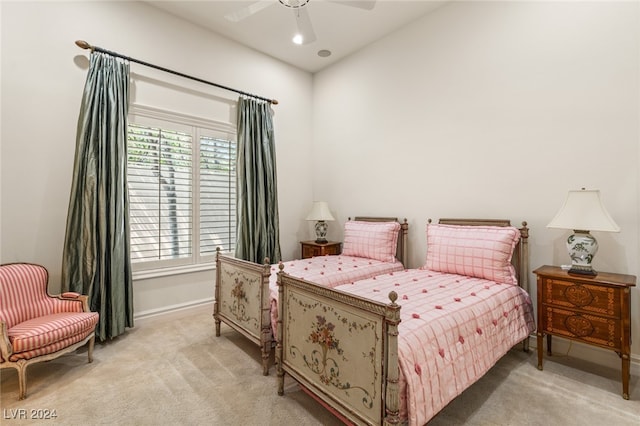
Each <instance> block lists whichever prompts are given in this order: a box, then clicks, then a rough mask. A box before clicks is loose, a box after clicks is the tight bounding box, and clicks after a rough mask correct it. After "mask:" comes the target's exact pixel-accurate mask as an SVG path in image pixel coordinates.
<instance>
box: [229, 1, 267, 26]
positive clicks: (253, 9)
mask: <svg viewBox="0 0 640 426" xmlns="http://www.w3.org/2000/svg"><path fill="white" fill-rule="evenodd" d="M274 3H275V0H260V1H257V2H255V3H251V4H250V5H249V6H246V7H243V8H241V9H238V10H236V11H234V12H230V13H227V14H226V15H224V17H225V19H226V20H227V21H231V22H239V21H242V20H243V19H245V18H248V17H249V16H251V15H253V14H254V13H258V12H260V11H261V10H262V9H266V8H267V7H269V6H271V5H272V4H274Z"/></svg>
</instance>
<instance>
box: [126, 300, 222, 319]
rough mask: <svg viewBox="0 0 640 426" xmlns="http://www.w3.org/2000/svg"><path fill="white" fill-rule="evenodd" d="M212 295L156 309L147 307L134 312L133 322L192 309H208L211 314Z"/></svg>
mask: <svg viewBox="0 0 640 426" xmlns="http://www.w3.org/2000/svg"><path fill="white" fill-rule="evenodd" d="M213 302H214V298H213V297H208V298H206V299H200V300H193V301H190V302H187V303H178V304H175V305H169V306H163V307H162V308H157V309H148V310H146V311H142V312H136V313H134V315H133V319H134V322H135V321H139V320H142V321H144V320H147V319H151V318H155V317H159V316H162V317H165V316H167V315H171V314H183V313H185V312H186V311H188V312H192V311H193V310H194V309H202V310H204V309H209V311H210V312H211V314H212V315H213Z"/></svg>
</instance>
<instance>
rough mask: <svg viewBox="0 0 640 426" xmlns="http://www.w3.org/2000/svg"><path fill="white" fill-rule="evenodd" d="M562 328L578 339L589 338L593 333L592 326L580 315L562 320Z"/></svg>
mask: <svg viewBox="0 0 640 426" xmlns="http://www.w3.org/2000/svg"><path fill="white" fill-rule="evenodd" d="M564 326H565V327H566V328H567V330H568V331H570V332H571V333H573V334H575V335H576V336H578V337H586V336H590V335H591V334H592V333H593V331H594V328H593V324H591V321H589V320H588V319H586V318H583V317H581V316H580V315H572V316H569V317H567V318H566V319H565V320H564Z"/></svg>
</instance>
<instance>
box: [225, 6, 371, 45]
mask: <svg viewBox="0 0 640 426" xmlns="http://www.w3.org/2000/svg"><path fill="white" fill-rule="evenodd" d="M310 1H311V0H260V1H256V2H254V3H251V4H250V5H248V6H245V7H242V8H240V9H238V10H236V11H233V12H231V13H228V14H226V15H225V16H224V17H225V19H227V20H228V21H231V22H239V21H241V20H243V19H245V18H248V17H249V16H251V15H253V14H255V13H258V12H260V11H261V10H263V9H266V8H267V7H269V6H273V5H274V4H280V5H282V6H284V7H286V8H289V9H291V10H293V14H294V18H295V20H296V25H297V27H298V33H297V34H296V35H295V36H294V39H293V42H294V43H296V44H309V43H313V42H314V41H315V40H316V33H315V32H314V31H313V25H312V24H311V19H310V18H309V12H308V10H307V9H306V7H305V6H307V5H308V4H309V2H310ZM325 1H328V2H330V3H338V4H342V5H345V6H351V7H357V8H359V9H365V10H371V9H373V8H374V6H375V3H376V0H325Z"/></svg>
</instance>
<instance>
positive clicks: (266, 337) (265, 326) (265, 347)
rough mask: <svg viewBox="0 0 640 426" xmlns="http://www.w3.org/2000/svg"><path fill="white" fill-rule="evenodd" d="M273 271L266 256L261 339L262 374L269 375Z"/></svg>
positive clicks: (263, 278)
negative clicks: (270, 276) (270, 288)
mask: <svg viewBox="0 0 640 426" xmlns="http://www.w3.org/2000/svg"><path fill="white" fill-rule="evenodd" d="M270 273H271V263H269V258H268V257H265V258H264V262H263V272H262V282H261V283H260V288H261V290H260V291H261V292H262V296H261V297H260V301H261V304H262V307H261V309H262V311H261V312H260V315H261V316H262V321H261V322H262V328H261V329H260V341H261V342H262V375H263V376H268V375H269V354H270V353H271V297H270V296H271V294H270V291H269V274H270Z"/></svg>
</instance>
